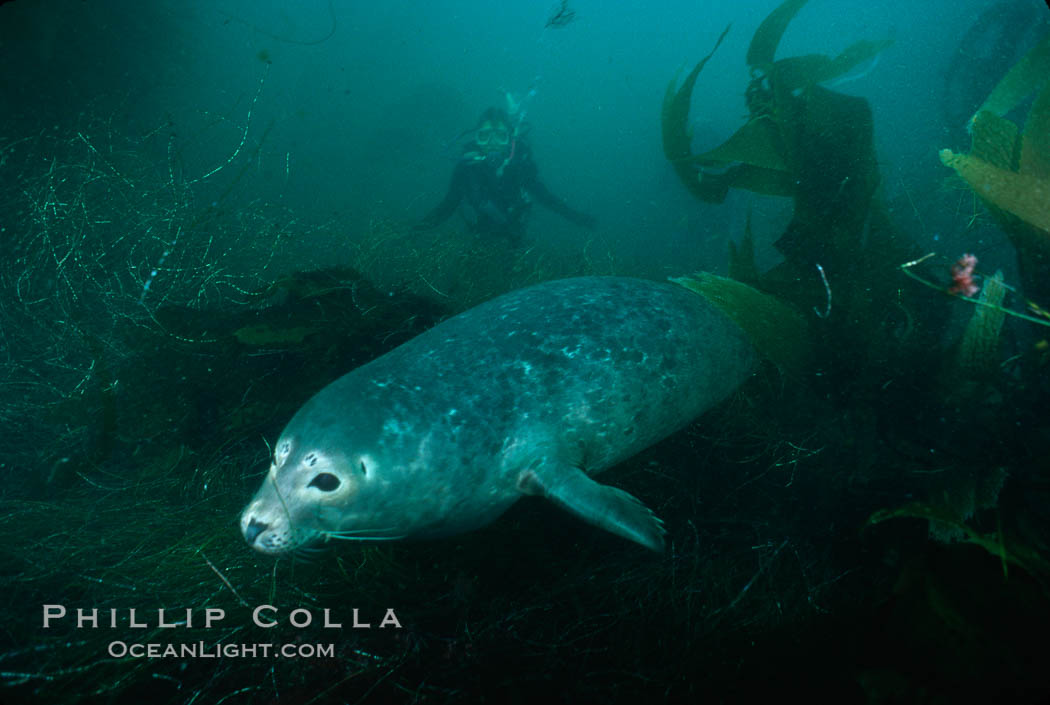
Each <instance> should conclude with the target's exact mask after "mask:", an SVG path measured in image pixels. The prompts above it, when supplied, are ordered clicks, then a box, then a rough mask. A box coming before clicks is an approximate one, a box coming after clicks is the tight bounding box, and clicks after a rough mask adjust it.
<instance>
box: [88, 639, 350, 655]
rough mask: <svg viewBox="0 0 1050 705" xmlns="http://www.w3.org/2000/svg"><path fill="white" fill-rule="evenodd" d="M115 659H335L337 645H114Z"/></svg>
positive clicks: (114, 643)
mask: <svg viewBox="0 0 1050 705" xmlns="http://www.w3.org/2000/svg"><path fill="white" fill-rule="evenodd" d="M106 651H107V653H109V655H110V656H111V657H113V658H127V657H129V656H130V657H131V658H155V659H162V658H178V659H189V658H286V659H297V658H333V657H334V656H335V644H279V645H274V644H207V643H205V642H203V641H198V642H196V643H192V644H155V643H149V644H140V643H131V644H129V643H127V642H124V641H112V642H110V644H109V647H108V648H107V649H106Z"/></svg>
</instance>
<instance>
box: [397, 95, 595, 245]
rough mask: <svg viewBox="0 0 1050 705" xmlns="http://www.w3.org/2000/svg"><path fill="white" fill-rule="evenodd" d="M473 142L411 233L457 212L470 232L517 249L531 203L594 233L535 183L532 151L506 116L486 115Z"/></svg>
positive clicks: (492, 111)
mask: <svg viewBox="0 0 1050 705" xmlns="http://www.w3.org/2000/svg"><path fill="white" fill-rule="evenodd" d="M473 136H474V139H473V141H472V142H470V143H468V144H467V145H466V146H465V147H464V150H463V155H462V157H460V160H459V162H458V163H457V164H456V168H455V170H454V171H453V172H452V180H451V183H450V184H449V187H448V193H447V194H446V195H445V198H444V200H442V201H441V203H439V204H438V205H437V206H435V207H434V209H433V210H431V211H430V212H429V213H428V214H427V215H426V216H425V217H424V218H423V219H422V220H421V221H420V222H419V223H417V224H416V225H415V226H414V228H413V230H416V231H421V230H429V229H430V228H434V227H437V226H438V225H440V224H441V223H443V222H444V221H445V220H447V219H448V217H449V216H450V215H452V213H453V212H454V211H455V210H456V209H457V208H460V210H461V212H462V213H463V216H464V218H465V219H466V221H467V223H468V225H469V227H470V229H471V230H472V231H473V232H475V233H479V234H482V235H494V236H502V237H506V238H507V239H508V240H509V241H510V244H511V245H512V246H515V247H517V246H520V245H521V242H522V239H523V237H524V235H525V224H526V221H527V220H528V216H529V212H530V210H531V208H532V203H533V201H536V202H538V203H540V204H542V205H544V206H546V207H547V208H549V209H550V210H552V211H554V212H555V213H557V214H558V215H560V216H561V217H563V218H565V219H566V220H568V221H569V222H571V223H575V224H576V225H580V226H582V227H585V228H593V227H594V225H595V219H594V218H593V217H592V216H590V215H587V214H586V213H581V212H580V211H577V210H575V209H573V208H572V207H570V206H569V205H568V204H567V203H565V201H563V200H562V199H560V198H558V197H557V196H555V195H554V194H553V193H551V192H550V190H549V189H548V188H547V187H546V186H544V185H543V183H542V182H541V181H540V180H539V173H538V170H537V168H536V163H535V162H534V161H533V160H532V150H531V149H530V148H529V146H528V144H527V143H526V142H525V140H524V139H523V137H522V136H521V134H520V129H519V127H516V126H514V124H513V121H512V120H511V118H510V114H509V113H508V112H507V111H505V110H502V109H500V108H488V109H486V110H485V112H483V113H482V114H481V118H480V119H479V120H478V124H477V127H475V129H474V130H473Z"/></svg>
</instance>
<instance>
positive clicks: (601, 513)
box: [518, 465, 666, 551]
mask: <svg viewBox="0 0 1050 705" xmlns="http://www.w3.org/2000/svg"><path fill="white" fill-rule="evenodd" d="M518 488H519V489H520V490H521V491H522V492H524V493H526V494H538V495H542V496H544V497H546V498H548V499H550V500H552V501H553V502H554V503H555V504H557V505H559V506H560V507H562V508H563V509H568V510H569V511H570V512H572V513H573V514H575V515H576V516H578V517H580V518H581V519H583V520H585V521H588V522H590V523H592V524H594V525H596V526H600V527H601V528H603V529H605V530H606V531H611V532H612V533H614V534H619V535H620V536H623V537H624V538H626V539H630V540H631V541H635V542H637V543H640V544H642V545H643V546H645V547H646V548H651V549H652V550H654V551H663V550H664V534H665V533H666V532H665V531H664V523H663V522H662V521H661V520H660V519H659V518H658V517H657V516H656V515H654V514H653V513H652V512H651V511H649V508H648V507H646V506H645V505H644V504H642V503H641V502H640V501H639V500H638V499H636V498H635V497H632V496H631V495H629V494H628V493H626V492H624V491H623V490H620V489H617V488H615V487H610V486H609V485H603V484H601V483H598V482H595V481H594V480H592V479H591V478H589V477H588V476H587V475H586V473H584V472H583V471H582V470H580V469H579V468H575V467H571V466H567V465H555V466H550V465H541V466H540V467H537V468H533V469H530V470H527V471H525V472H523V473H522V474H521V476H520V478H519V479H518Z"/></svg>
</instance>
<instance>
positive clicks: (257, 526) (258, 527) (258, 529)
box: [244, 519, 270, 546]
mask: <svg viewBox="0 0 1050 705" xmlns="http://www.w3.org/2000/svg"><path fill="white" fill-rule="evenodd" d="M268 528H270V525H269V524H263V523H262V522H260V521H255V519H250V520H249V521H248V526H246V527H245V529H244V538H245V539H246V540H247V541H248V545H249V546H250V545H252V544H253V543H255V539H257V538H259V534H261V533H262V532H264V531H266V530H267V529H268Z"/></svg>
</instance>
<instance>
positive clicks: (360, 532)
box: [321, 529, 405, 541]
mask: <svg viewBox="0 0 1050 705" xmlns="http://www.w3.org/2000/svg"><path fill="white" fill-rule="evenodd" d="M389 531H393V529H349V530H347V531H324V532H322V533H321V536H322V537H324V539H325V540H326V541H327V540H328V539H337V540H339V541H397V540H398V539H403V538H405V536H404V534H389V533H388V534H386V535H383V533H382V532H389Z"/></svg>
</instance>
